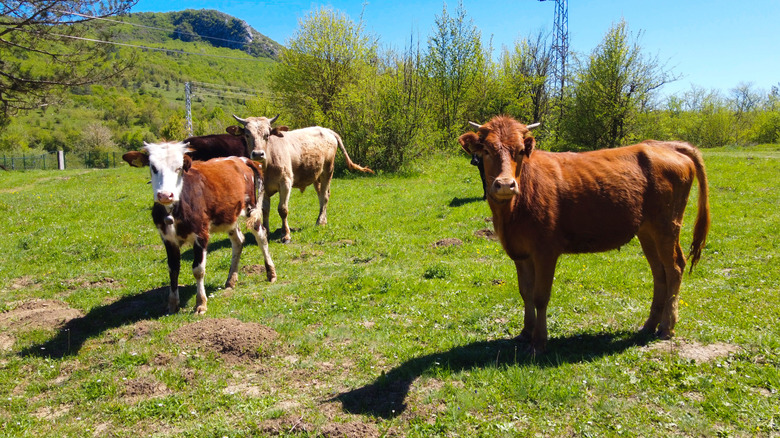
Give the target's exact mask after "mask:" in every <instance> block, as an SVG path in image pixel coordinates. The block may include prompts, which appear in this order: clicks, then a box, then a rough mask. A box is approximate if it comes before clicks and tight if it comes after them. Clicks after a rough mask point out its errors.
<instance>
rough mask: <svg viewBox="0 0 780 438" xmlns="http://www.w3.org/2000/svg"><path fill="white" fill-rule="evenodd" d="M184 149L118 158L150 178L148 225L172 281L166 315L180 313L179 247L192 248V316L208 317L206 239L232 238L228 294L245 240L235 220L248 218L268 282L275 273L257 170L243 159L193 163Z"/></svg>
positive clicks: (172, 146) (160, 147) (152, 148)
mask: <svg viewBox="0 0 780 438" xmlns="http://www.w3.org/2000/svg"><path fill="white" fill-rule="evenodd" d="M187 151H188V148H187V144H186V143H163V144H146V143H145V146H144V148H143V149H142V151H133V152H128V153H126V154H125V155H123V156H122V158H124V160H125V161H127V162H128V163H130V165H131V166H134V167H144V166H149V167H150V169H151V174H152V181H151V184H152V190H153V192H154V206H153V207H152V220H153V221H154V225H155V227H156V228H157V231H159V233H160V237H161V238H162V241H163V244H164V245H165V251H166V253H167V255H168V271H169V275H170V280H171V286H170V292H169V295H168V311H169V312H171V313H173V312H176V311H177V310H178V308H179V268H180V266H181V249H180V248H181V246H182V245H184V244H188V243H191V244H192V246H193V262H192V274H193V276H194V277H195V281H196V289H197V302H196V308H195V312H196V313H199V314H202V313H205V312H206V301H207V298H206V289H205V286H204V276H205V272H206V248H207V246H208V242H209V237H210V233H213V232H226V233H228V235H229V236H230V243H231V244H232V247H233V257H232V259H231V262H230V272H229V273H228V278H227V281H226V282H225V287H226V288H232V287H233V286H235V284H236V281H237V280H238V272H237V271H238V261H239V259H240V257H241V251H242V249H243V243H244V235H243V233H242V232H241V229H240V228H239V226H238V220H239V218H240V217H242V216H247V217H248V220H247V226H248V227H249V228H250V230H251V232H252V234H254V235H255V238H256V239H257V244H258V245H259V246H260V248H261V249H262V251H263V257H264V258H265V268H266V274H267V276H268V281H270V282H272V283H273V282H274V281H275V280H276V269H275V267H274V263H273V261H272V260H271V255H270V254H269V252H268V239H267V237H266V232H265V230H264V229H263V227H262V226H261V220H260V218H261V214H262V213H261V210H260V209H259V208H257V197H258V192H262V184H263V183H262V175H261V169H260V167H259V166H258V165H257V163H255V162H253V161H252V160H249V159H247V158H240V157H230V158H217V159H213V160H210V161H204V162H198V161H196V162H193V161H192V160H191V159H190V157H189V156H186V155H185V152H187Z"/></svg>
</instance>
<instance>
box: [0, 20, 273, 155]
mask: <svg viewBox="0 0 780 438" xmlns="http://www.w3.org/2000/svg"><path fill="white" fill-rule="evenodd" d="M121 19H122V20H123V21H124V23H126V24H116V25H114V26H113V27H112V29H111V37H106V39H107V40H110V41H112V42H117V43H121V44H122V45H121V46H117V48H116V49H115V51H116V56H117V57H121V58H125V59H133V63H132V65H133V67H132V68H131V69H130V70H128V71H126V72H124V74H123V75H122V76H120V77H118V78H116V79H114V80H112V81H111V82H108V83H101V84H94V85H87V86H80V87H75V88H72V89H70V90H67V91H66V92H65V93H64V94H63V95H62V99H61V104H59V105H57V106H56V107H49V108H48V109H42V110H39V111H35V112H30V113H27V114H20V115H19V116H18V117H16V118H15V119H14V120H13V121H12V123H11V124H10V125H9V126H8V127H7V128H6V129H5V130H4V131H2V132H0V151H7V152H8V153H11V152H12V151H13V152H17V153H18V152H25V151H30V150H34V151H40V150H47V151H55V150H65V151H66V152H67V151H73V152H115V151H116V152H118V151H124V150H129V149H136V148H138V147H140V146H141V145H142V142H143V141H157V140H160V139H170V140H173V139H180V138H184V136H186V135H187V132H186V130H185V122H184V120H185V119H184V117H185V111H184V109H185V93H184V89H185V83H187V82H189V83H191V84H193V87H192V90H193V94H192V115H193V128H194V134H196V135H200V134H211V133H218V132H224V128H225V127H226V126H228V125H229V124H231V123H232V117H231V114H232V113H235V112H238V113H245V112H246V111H247V110H246V109H245V108H246V105H247V103H251V102H254V101H255V100H257V99H259V97H258V96H263V95H265V94H267V79H268V76H269V73H270V71H271V70H272V69H273V68H274V66H275V65H276V63H277V61H276V59H275V58H276V56H278V54H279V53H281V50H282V46H281V45H279V44H278V43H276V42H275V41H273V40H271V39H269V38H268V37H266V36H264V35H262V34H261V33H260V32H258V31H257V30H255V29H253V28H252V27H251V26H249V25H247V23H246V22H244V21H242V20H238V19H236V18H234V17H231V16H229V15H227V14H223V13H221V12H217V11H209V10H201V11H194V10H186V11H182V12H171V13H137V14H131V15H130V16H126V17H122V18H121Z"/></svg>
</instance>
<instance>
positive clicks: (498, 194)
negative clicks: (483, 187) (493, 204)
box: [491, 178, 520, 201]
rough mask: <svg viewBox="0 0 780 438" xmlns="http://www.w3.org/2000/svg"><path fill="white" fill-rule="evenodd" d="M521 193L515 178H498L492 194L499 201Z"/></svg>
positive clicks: (494, 182) (494, 183) (492, 188)
mask: <svg viewBox="0 0 780 438" xmlns="http://www.w3.org/2000/svg"><path fill="white" fill-rule="evenodd" d="M519 194H520V189H519V188H518V187H517V181H516V180H515V179H514V178H496V179H495V180H494V181H493V186H492V187H491V196H492V197H493V198H495V199H496V200H498V201H506V200H509V199H511V198H513V197H514V196H516V195H519Z"/></svg>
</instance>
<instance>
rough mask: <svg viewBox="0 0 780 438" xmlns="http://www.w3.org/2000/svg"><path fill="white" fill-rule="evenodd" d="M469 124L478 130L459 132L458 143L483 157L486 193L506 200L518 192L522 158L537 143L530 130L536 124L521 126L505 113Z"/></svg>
mask: <svg viewBox="0 0 780 438" xmlns="http://www.w3.org/2000/svg"><path fill="white" fill-rule="evenodd" d="M469 123H471V125H472V126H474V127H475V128H477V132H467V133H465V134H463V135H461V136H460V138H458V143H460V145H461V147H462V148H463V149H464V150H465V151H466V152H468V153H469V154H473V155H477V156H479V157H481V158H482V162H483V164H484V167H485V178H486V180H487V184H488V196H490V197H491V198H492V199H493V200H495V201H497V202H505V201H508V200H510V199H512V198H513V197H514V196H515V195H518V194H520V189H519V187H518V184H517V177H518V176H519V175H520V168H521V164H522V162H523V159H525V158H527V157H529V156H531V152H533V150H534V147H535V146H536V140H535V139H534V137H533V135H531V129H533V128H536V127H537V126H539V124H538V123H535V124H533V125H524V124H522V123H520V122H518V121H516V120H514V119H513V118H511V117H507V116H497V117H494V118H493V119H492V120H490V121H489V122H487V123H485V124H484V125H478V124H476V123H473V122H469Z"/></svg>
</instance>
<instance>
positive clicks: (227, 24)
mask: <svg viewBox="0 0 780 438" xmlns="http://www.w3.org/2000/svg"><path fill="white" fill-rule="evenodd" d="M124 21H127V22H130V23H134V24H140V25H142V26H146V28H145V27H141V26H137V27H136V28H135V32H134V37H135V39H138V38H139V37H140V38H141V39H143V40H149V41H154V42H162V41H164V40H166V39H178V40H182V41H186V42H195V41H202V42H205V43H209V44H211V45H212V46H214V47H226V48H230V49H238V50H242V51H244V52H246V53H248V54H250V55H252V56H258V57H267V58H273V59H276V58H278V56H279V53H280V52H281V50H282V46H281V45H280V44H279V43H277V42H276V41H274V40H272V39H270V38H268V37H267V36H265V35H263V34H262V33H260V32H258V31H257V30H255V29H254V28H252V26H250V25H249V24H247V22H246V21H244V20H239V19H238V18H235V17H233V16H231V15H228V14H225V13H223V12H219V11H215V10H208V9H200V10H194V9H187V10H185V11H180V12H164V13H156V12H139V13H134V14H129V15H128V16H127V17H125V18H124ZM158 29H171V31H170V32H169V33H167V34H161V33H160V32H159V30H158Z"/></svg>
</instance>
